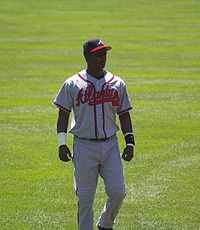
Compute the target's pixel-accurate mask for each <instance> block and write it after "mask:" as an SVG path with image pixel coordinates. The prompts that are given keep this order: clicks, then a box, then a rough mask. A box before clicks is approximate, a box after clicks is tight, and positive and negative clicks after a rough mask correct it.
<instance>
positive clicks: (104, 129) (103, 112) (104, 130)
mask: <svg viewBox="0 0 200 230" xmlns="http://www.w3.org/2000/svg"><path fill="white" fill-rule="evenodd" d="M113 78H114V75H113V76H112V77H111V79H110V80H109V81H107V82H105V83H104V84H103V85H102V88H101V92H102V91H103V90H104V87H105V86H106V85H107V84H108V83H109V82H111V81H112V80H113ZM102 115H103V132H104V135H105V139H106V138H107V134H106V128H105V111H104V102H103V103H102Z"/></svg>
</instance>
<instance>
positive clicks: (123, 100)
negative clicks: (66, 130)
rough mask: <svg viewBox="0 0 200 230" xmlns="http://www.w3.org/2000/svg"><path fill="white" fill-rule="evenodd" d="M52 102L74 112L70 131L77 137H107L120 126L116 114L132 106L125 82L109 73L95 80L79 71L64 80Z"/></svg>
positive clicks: (113, 133)
mask: <svg viewBox="0 0 200 230" xmlns="http://www.w3.org/2000/svg"><path fill="white" fill-rule="evenodd" d="M54 104H55V105H56V106H57V107H59V108H61V109H63V110H67V111H73V113H74V124H73V126H72V128H71V130H70V132H71V133H72V134H74V135H75V136H77V137H79V138H86V139H106V138H109V137H111V136H113V135H115V133H116V132H117V130H118V129H119V128H118V126H117V124H116V114H118V115H120V114H122V113H124V112H126V111H129V110H130V109H132V107H131V104H130V100H129V98H128V94H127V90H126V86H125V83H124V81H123V80H122V79H121V78H120V77H117V76H114V75H113V74H112V73H110V72H106V73H105V75H104V76H103V77H102V78H100V79H96V78H94V77H92V76H91V75H89V74H88V73H87V72H86V70H82V71H80V72H79V73H77V74H75V75H73V76H72V77H70V78H68V79H66V81H65V82H64V84H63V85H62V87H61V88H60V90H59V92H58V94H57V96H56V97H55V99H54Z"/></svg>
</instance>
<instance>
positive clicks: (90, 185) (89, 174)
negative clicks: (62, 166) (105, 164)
mask: <svg viewBox="0 0 200 230" xmlns="http://www.w3.org/2000/svg"><path fill="white" fill-rule="evenodd" d="M73 151H74V152H73V154H74V155H73V164H74V177H75V183H76V186H77V187H78V189H79V191H81V190H83V191H87V190H96V185H97V179H98V162H97V160H96V159H95V158H93V157H91V156H92V155H94V152H93V148H90V147H88V143H87V142H84V141H81V140H79V139H76V140H74V148H73Z"/></svg>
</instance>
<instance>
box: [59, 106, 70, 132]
mask: <svg viewBox="0 0 200 230" xmlns="http://www.w3.org/2000/svg"><path fill="white" fill-rule="evenodd" d="M69 115H70V112H66V111H64V110H61V109H59V112H58V120H57V133H62V132H64V133H67V128H68V121H69Z"/></svg>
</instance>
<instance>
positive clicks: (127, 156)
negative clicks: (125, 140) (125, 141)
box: [122, 146, 134, 161]
mask: <svg viewBox="0 0 200 230" xmlns="http://www.w3.org/2000/svg"><path fill="white" fill-rule="evenodd" d="M133 157H134V147H133V146H126V147H125V148H124V152H123V154H122V158H123V159H124V160H125V161H131V160H132V158H133Z"/></svg>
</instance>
